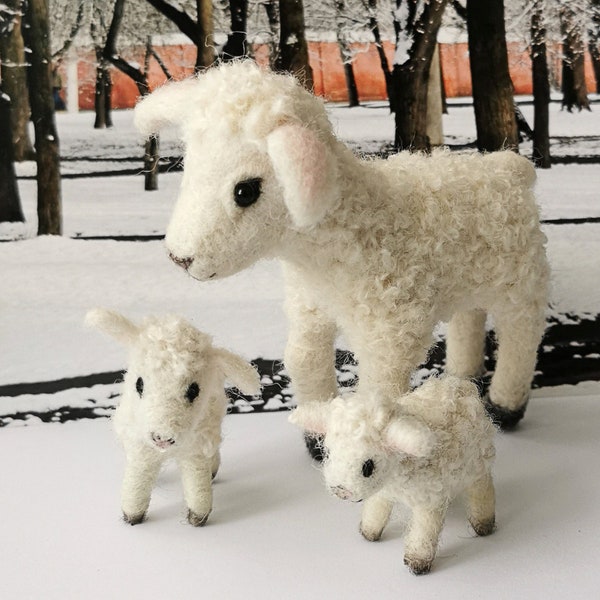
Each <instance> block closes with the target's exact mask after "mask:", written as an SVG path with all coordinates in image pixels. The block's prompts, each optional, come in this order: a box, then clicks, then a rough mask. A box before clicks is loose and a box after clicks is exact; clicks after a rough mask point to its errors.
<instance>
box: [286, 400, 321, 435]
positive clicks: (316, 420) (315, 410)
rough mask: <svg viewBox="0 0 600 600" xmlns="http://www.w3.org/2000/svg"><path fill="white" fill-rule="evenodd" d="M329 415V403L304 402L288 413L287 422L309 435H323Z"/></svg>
mask: <svg viewBox="0 0 600 600" xmlns="http://www.w3.org/2000/svg"><path fill="white" fill-rule="evenodd" d="M329 413H330V403H329V402H304V403H303V404H301V405H299V406H298V408H295V409H294V410H293V411H292V412H291V413H290V416H289V417H288V421H289V422H290V423H293V424H294V425H298V427H301V428H302V429H304V431H308V432H309V433H316V434H320V435H325V434H326V433H327V420H328V419H329Z"/></svg>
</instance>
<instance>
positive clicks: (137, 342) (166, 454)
mask: <svg viewBox="0 0 600 600" xmlns="http://www.w3.org/2000/svg"><path fill="white" fill-rule="evenodd" d="M86 323H87V324H88V325H91V326H93V327H97V328H98V329H100V330H102V331H104V332H106V333H108V334H109V335H111V336H113V337H114V338H116V339H117V340H118V341H120V342H121V343H123V344H125V345H126V346H128V347H129V349H130V359H129V366H128V369H127V372H126V374H125V379H124V381H123V394H122V397H121V401H120V403H119V405H118V407H117V409H116V411H115V414H114V417H113V424H114V429H115V431H116V433H117V436H118V437H119V439H120V440H121V442H122V444H123V447H124V450H125V454H126V466H125V475H124V478H123V488H122V510H123V517H124V519H125V521H126V522H127V523H131V524H132V525H136V524H138V523H141V522H142V521H143V520H144V518H145V515H146V511H147V510H148V506H149V504H150V496H151V492H152V488H153V487H154V482H155V480H156V477H157V476H158V473H159V470H160V468H161V466H162V464H163V463H164V462H165V460H167V459H170V458H173V459H175V460H176V461H177V462H178V465H179V468H180V471H181V479H182V482H183V493H184V497H185V502H186V505H187V507H188V521H189V522H190V523H191V524H192V525H194V526H201V525H204V524H205V523H206V520H207V519H208V516H209V514H210V512H211V510H212V478H213V477H214V476H215V474H216V472H217V469H218V468H219V445H220V442H221V424H222V421H223V417H224V416H225V413H226V410H227V403H228V401H227V397H226V395H225V391H224V388H223V386H224V383H225V380H228V381H229V382H231V383H232V384H234V385H235V386H236V387H238V388H239V389H240V390H241V391H242V392H245V393H247V394H256V393H258V391H259V390H260V383H259V378H258V374H257V372H256V370H255V369H254V368H253V367H252V365H250V364H249V363H247V362H246V361H245V360H243V359H242V358H240V357H239V356H237V355H235V354H232V353H231V352H228V351H227V350H223V349H221V348H215V347H214V346H213V345H212V343H211V339H210V337H209V336H208V335H206V334H205V333H202V332H200V331H198V329H196V328H195V327H193V326H192V325H191V324H190V323H188V322H187V321H185V320H183V319H182V318H180V317H177V316H165V317H160V318H159V317H150V318H147V319H146V320H144V321H143V323H142V324H141V325H136V324H134V323H132V322H131V321H130V320H128V319H126V318H125V317H123V316H122V315H120V314H118V313H115V312H112V311H109V310H105V309H93V310H91V311H89V312H88V314H87V315H86Z"/></svg>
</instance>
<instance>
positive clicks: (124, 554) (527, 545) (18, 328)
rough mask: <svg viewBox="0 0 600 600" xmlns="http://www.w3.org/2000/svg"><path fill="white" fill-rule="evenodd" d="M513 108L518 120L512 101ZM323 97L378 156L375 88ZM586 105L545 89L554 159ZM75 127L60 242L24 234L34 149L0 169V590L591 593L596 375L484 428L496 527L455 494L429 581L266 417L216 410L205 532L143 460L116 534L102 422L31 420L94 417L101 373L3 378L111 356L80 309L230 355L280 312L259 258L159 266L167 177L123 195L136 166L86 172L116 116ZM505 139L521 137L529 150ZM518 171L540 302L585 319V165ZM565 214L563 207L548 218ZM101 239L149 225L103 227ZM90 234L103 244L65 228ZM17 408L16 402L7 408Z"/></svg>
mask: <svg viewBox="0 0 600 600" xmlns="http://www.w3.org/2000/svg"><path fill="white" fill-rule="evenodd" d="M522 109H523V112H524V113H525V115H526V116H527V117H528V119H529V121H530V123H531V122H532V119H531V106H530V105H527V104H525V105H524V106H523V107H522ZM330 113H331V117H332V120H333V121H334V122H335V124H336V128H337V131H338V134H339V135H340V137H342V139H344V140H346V141H347V142H348V143H349V144H351V145H352V146H353V147H354V148H355V149H356V150H358V151H362V152H374V151H378V150H380V149H381V147H382V146H384V145H385V144H386V143H389V141H390V140H391V138H392V135H393V118H392V117H391V116H390V115H389V114H388V112H387V110H386V109H385V107H384V106H382V105H381V104H368V105H366V106H363V107H359V108H355V109H348V108H346V107H343V106H332V107H331V108H330ZM599 114H600V104H598V103H595V104H594V105H593V112H591V113H588V112H584V113H575V114H570V113H567V112H561V111H560V105H558V104H552V105H551V135H552V140H553V151H554V153H555V154H556V155H557V156H561V157H563V159H564V160H565V161H566V159H567V157H593V156H596V157H599V160H600V116H599ZM92 123H93V115H91V114H89V113H81V114H77V115H71V114H59V115H58V131H59V137H60V140H61V154H62V156H63V157H65V159H67V160H65V161H64V162H63V172H64V173H65V174H66V175H69V178H66V179H64V181H63V199H64V236H63V237H61V238H54V237H44V238H36V237H35V236H34V232H35V230H36V217H35V181H34V180H33V179H31V178H30V177H31V176H32V175H33V173H34V169H35V165H33V164H32V163H29V164H25V165H19V166H18V170H19V174H20V176H21V177H22V178H21V179H20V182H19V184H20V190H21V196H22V202H23V207H24V210H25V213H26V217H27V223H26V224H25V226H13V225H0V240H4V241H3V242H2V243H0V288H1V292H0V351H1V357H2V368H1V370H0V418H2V417H3V416H4V417H5V419H4V420H3V424H5V425H6V426H5V427H2V428H0V456H2V459H1V463H0V464H1V465H2V478H1V480H0V511H1V512H0V514H1V515H2V521H3V528H2V529H3V531H2V542H1V544H0V574H1V578H0V597H2V598H7V599H15V600H20V599H29V598H30V599H39V598H44V599H51V598H61V599H70V598H92V599H96V598H98V599H100V598H133V599H136V598H140V599H141V598H145V599H153V598H163V597H166V596H169V597H172V598H195V597H205V598H215V599H221V598H223V599H229V598H232V599H234V598H265V599H270V598H273V599H280V598H294V599H295V598H298V599H304V598H313V597H321V598H332V599H337V598H345V599H348V598H352V599H354V598H357V599H359V598H365V597H372V598H397V597H406V598H442V597H444V598H447V599H450V600H451V599H454V598H457V599H458V598H482V599H488V598H498V599H504V598H506V599H511V600H513V599H520V598H524V599H525V598H527V599H537V598H540V599H541V598H545V599H548V598H562V597H564V596H565V595H566V596H567V597H573V596H575V597H579V598H593V597H597V594H598V589H599V587H600V575H598V570H597V564H598V560H599V558H600V547H599V545H598V541H597V535H598V531H599V527H600V508H599V507H600V466H599V464H598V461H597V457H598V455H599V453H600V438H599V436H598V433H597V432H598V428H599V426H600V418H599V414H600V413H599V410H598V408H599V401H600V398H599V395H600V383H599V382H597V381H582V382H581V383H579V384H578V385H563V386H558V387H542V388H540V389H537V390H535V391H534V393H533V397H532V400H531V402H530V405H529V409H528V412H527V414H526V416H525V419H524V422H523V424H522V425H521V426H520V427H519V428H518V430H517V431H516V432H514V433H511V434H505V435H500V434H499V435H498V461H497V468H496V486H497V491H498V531H497V532H496V533H495V534H494V535H493V536H491V537H489V538H485V539H477V538H475V536H474V534H473V533H472V532H471V531H470V530H469V528H468V526H467V524H466V520H465V518H464V514H463V512H462V510H461V509H460V507H458V506H457V507H454V508H453V510H452V511H451V513H450V515H449V518H448V522H447V526H446V529H445V531H444V534H443V538H442V544H441V547H440V550H439V556H438V559H437V560H436V563H435V564H434V570H433V571H432V573H431V574H430V575H428V576H427V577H422V578H415V577H413V576H411V575H410V574H409V573H408V572H407V571H406V570H405V568H404V567H403V565H402V521H403V519H402V516H403V515H402V514H401V513H399V514H398V515H397V518H396V519H395V520H394V522H393V524H392V525H391V526H390V528H389V529H388V530H387V531H386V533H385V535H384V538H383V539H382V541H381V542H380V543H378V544H369V543H367V542H365V541H363V540H362V539H361V538H360V536H359V535H358V532H357V527H358V520H359V507H357V506H355V505H351V504H346V503H343V502H341V501H339V500H337V499H333V498H330V497H329V496H328V495H327V493H326V492H325V489H324V487H323V486H322V484H321V481H320V476H319V473H318V470H317V469H316V468H315V466H314V464H312V463H311V461H310V459H309V458H308V456H307V455H306V453H305V451H304V448H303V443H302V439H301V436H300V435H299V433H298V432H297V431H296V429H295V428H294V427H293V426H292V425H289V424H288V423H287V421H286V416H287V415H286V413H285V412H274V413H272V414H265V413H262V414H250V415H240V414H232V415H230V416H228V417H227V418H226V421H225V441H224V444H223V468H222V470H221V472H220V474H219V476H218V478H217V481H216V483H215V510H214V513H213V515H212V517H211V520H210V521H209V525H208V526H207V527H205V528H203V529H194V528H192V527H191V526H189V525H187V524H186V523H185V518H184V516H185V514H184V506H183V503H182V498H181V489H180V485H179V482H178V479H177V475H176V473H175V471H174V470H172V469H167V470H166V471H165V472H164V473H163V474H162V475H161V479H160V481H159V484H158V487H157V489H156V490H155V493H154V496H153V503H152V505H151V507H150V518H149V520H148V522H147V523H145V524H143V525H142V526H140V527H135V528H131V527H127V526H125V525H124V524H123V523H122V522H120V520H119V485H120V476H121V469H122V463H123V458H122V455H121V452H120V449H119V448H118V446H117V444H116V442H115V440H114V439H113V436H112V433H111V430H110V423H109V421H108V420H107V419H104V418H98V419H93V420H91V419H84V420H77V421H70V422H68V423H64V424H61V423H44V422H42V420H41V419H40V418H39V417H36V416H35V414H36V413H39V414H43V413H47V412H48V411H52V410H55V411H59V409H60V408H61V407H63V406H70V407H90V406H93V405H97V406H98V410H97V411H96V413H95V414H96V415H101V416H106V415H109V414H110V408H109V407H110V406H111V405H112V404H114V402H115V400H114V397H115V394H117V393H118V385H115V384H110V383H108V384H103V385H97V386H95V387H92V388H90V387H69V386H68V385H66V386H65V385H63V386H62V388H61V389H60V390H59V391H57V392H52V393H42V394H40V393H28V392H27V390H28V389H29V388H28V386H27V385H24V386H23V387H22V389H23V390H24V391H23V393H19V392H18V389H20V388H19V386H20V385H21V384H31V385H33V387H35V384H38V383H40V382H57V381H68V380H69V378H78V377H82V376H88V375H92V374H98V373H111V372H116V371H119V370H121V369H123V368H124V366H125V353H124V351H123V350H121V348H120V347H118V346H117V345H115V344H114V343H112V342H111V341H109V340H108V339H106V338H104V337H103V336H101V335H100V334H98V333H96V332H93V331H87V330H86V329H84V328H83V326H82V321H83V317H84V315H85V313H86V311H87V310H88V309H89V308H91V307H93V306H106V307H110V308H113V309H116V310H119V311H121V312H123V313H125V314H127V315H128V316H131V317H142V316H144V315H146V314H160V313H164V312H177V313H180V314H183V315H184V316H186V317H187V318H189V319H190V320H191V321H192V322H194V323H195V324H196V325H197V326H198V327H199V328H201V329H203V330H205V331H207V332H209V333H211V334H212V335H213V336H214V339H215V342H216V343H218V344H220V345H222V346H225V347H228V348H230V349H232V350H234V351H236V352H239V353H241V354H242V355H244V356H246V357H247V358H249V359H256V358H259V357H261V358H265V359H280V358H281V357H282V353H283V347H284V343H285V338H286V329H287V325H286V322H285V318H284V315H283V312H282V299H283V291H282V282H281V274H280V270H279V266H278V265H277V264H276V263H273V262H263V263H260V264H258V265H256V266H255V267H254V268H253V269H251V270H249V271H246V272H244V273H241V274H239V275H237V276H234V277H232V278H230V279H227V280H224V281H217V282H211V283H208V284H200V283H197V282H194V281H193V280H191V279H189V278H187V277H185V276H184V275H183V274H182V273H181V271H180V270H179V269H177V268H176V267H175V266H174V265H172V264H171V263H170V261H169V260H168V259H167V257H166V255H165V252H164V248H163V244H162V242H161V241H160V240H158V239H154V238H156V237H157V236H160V235H162V234H163V233H164V230H165V227H166V224H167V222H168V218H169V214H170V211H171V208H172V206H173V202H174V199H175V197H176V194H177V187H178V185H179V181H180V178H181V174H180V173H179V172H175V171H173V172H169V173H165V174H161V176H160V178H159V186H160V190H159V191H158V192H152V193H147V192H144V191H143V183H142V179H141V177H140V176H136V175H113V176H110V177H102V176H98V175H94V173H97V172H99V171H106V170H110V171H123V170H130V169H136V168H138V166H139V163H140V161H139V159H137V158H136V157H138V156H141V140H140V139H139V138H138V136H137V135H136V134H135V132H134V131H133V129H132V126H131V113H130V112H128V111H122V112H118V113H116V114H115V127H114V129H112V130H107V131H94V130H93V129H92ZM444 131H445V134H446V140H447V142H448V143H449V144H452V145H468V144H470V143H472V142H473V139H474V120H473V114H472V108H471V107H469V106H465V105H462V104H461V105H460V106H459V105H458V104H457V105H454V106H451V107H450V112H449V114H448V115H446V116H445V117H444ZM161 148H162V153H163V154H164V155H168V156H176V155H177V154H178V153H179V151H180V149H179V147H178V144H177V142H176V140H175V139H174V138H172V137H169V136H168V135H165V136H163V137H162V139H161ZM522 151H523V152H524V153H529V149H528V145H527V144H523V146H522ZM83 175H90V176H85V177H84V176H83ZM538 175H539V183H538V188H537V189H538V197H539V201H540V206H541V213H542V219H544V220H545V221H547V223H546V224H545V225H544V230H545V232H546V234H547V236H548V254H549V258H550V262H551V265H552V269H553V291H552V309H551V313H552V315H554V316H555V317H556V318H558V319H566V317H565V316H564V315H566V314H567V313H568V314H570V315H572V316H575V317H577V318H581V317H583V318H586V317H589V318H593V316H595V315H598V314H599V313H600V192H599V190H600V163H597V164H593V163H585V164H576V163H573V164H571V163H569V164H557V165H555V166H554V167H553V168H552V169H550V170H546V171H539V172H538ZM565 219H566V220H567V221H574V222H573V223H570V224H569V223H567V224H559V223H560V220H565ZM586 219H587V220H588V222H586V223H577V220H586ZM552 221H555V223H552ZM556 221H559V223H556ZM118 236H138V237H144V236H149V238H150V239H149V241H116V240H114V239H108V238H110V237H113V238H114V237H118ZM15 237H19V238H20V239H19V241H6V240H10V239H14V238H15ZM90 237H92V238H101V239H77V238H90ZM102 238H104V239H102ZM570 318H571V317H570ZM574 343H578V342H574ZM584 358H586V359H588V360H592V361H593V360H597V359H598V356H595V357H594V356H589V357H584ZM59 387H60V386H59ZM10 389H12V391H11V392H10V393H8V391H7V390H10ZM15 389H17V392H15ZM31 389H33V388H31ZM2 390H4V391H5V393H6V395H5V396H3V392H2ZM274 408H277V406H276V405H275V406H274ZM20 412H22V413H27V414H29V415H30V416H29V417H28V418H26V419H21V418H19V419H12V418H11V417H10V415H14V414H17V413H20Z"/></svg>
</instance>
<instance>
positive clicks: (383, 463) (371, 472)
mask: <svg viewBox="0 0 600 600" xmlns="http://www.w3.org/2000/svg"><path fill="white" fill-rule="evenodd" d="M290 421H291V422H293V423H295V424H296V425H299V426H300V427H302V428H303V429H304V430H305V431H308V432H310V433H313V434H320V435H324V441H323V444H324V454H325V460H324V462H323V476H324V478H325V484H326V485H327V487H328V489H329V490H330V491H331V492H332V493H333V494H335V495H336V496H338V497H339V498H342V499H343V500H352V501H353V502H360V501H361V500H365V499H366V498H368V497H370V496H372V495H373V494H375V493H377V492H378V491H379V490H380V489H381V488H382V487H383V486H384V485H385V484H386V483H387V482H388V481H389V479H390V477H392V476H393V475H394V474H396V473H398V468H399V464H400V462H401V461H402V460H409V461H412V460H414V459H415V458H418V459H420V458H426V457H428V456H430V455H431V453H432V451H433V448H434V446H435V443H436V439H435V435H434V433H433V432H432V431H431V430H430V429H429V427H428V426H427V425H426V424H425V423H424V422H423V421H421V420H420V419H418V418H416V417H413V416H409V415H398V414H397V412H396V411H394V410H393V408H392V407H390V406H387V405H386V404H384V403H381V402H379V401H377V400H376V399H374V398H361V397H359V396H358V395H354V396H348V397H345V398H342V397H339V398H335V399H334V400H333V401H332V402H331V403H312V404H306V403H305V404H303V405H302V406H300V407H299V408H297V409H296V410H295V411H294V412H293V413H292V415H291V416H290Z"/></svg>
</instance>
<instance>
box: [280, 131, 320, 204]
mask: <svg viewBox="0 0 600 600" xmlns="http://www.w3.org/2000/svg"><path fill="white" fill-rule="evenodd" d="M287 127H290V129H292V128H293V129H295V131H294V138H295V139H294V140H293V143H294V145H293V146H292V147H293V148H294V152H295V153H296V154H297V155H296V160H297V161H298V164H299V165H300V166H301V168H300V172H301V173H302V175H303V181H302V182H301V184H302V185H303V186H304V187H305V189H306V195H307V197H308V198H309V199H313V200H314V199H315V198H316V197H317V196H318V195H319V192H320V190H322V189H323V187H324V186H325V184H326V182H325V174H326V164H327V163H326V160H327V156H326V154H325V146H324V145H323V143H322V142H321V141H320V140H319V139H318V138H317V136H316V135H315V134H314V133H312V131H309V130H308V129H305V128H304V127H298V126H293V125H288V126H287Z"/></svg>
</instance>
